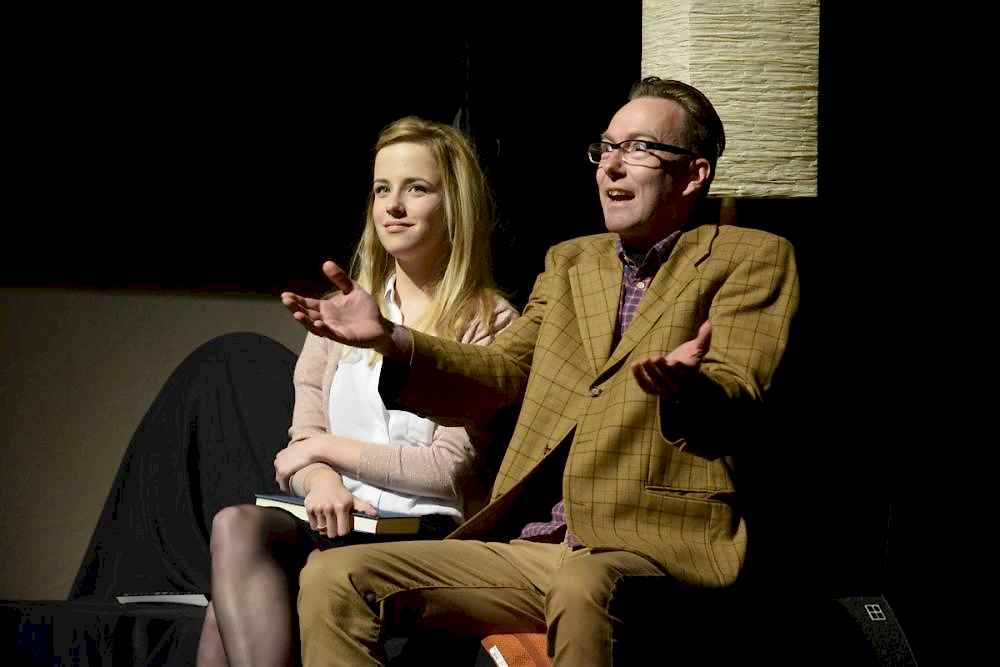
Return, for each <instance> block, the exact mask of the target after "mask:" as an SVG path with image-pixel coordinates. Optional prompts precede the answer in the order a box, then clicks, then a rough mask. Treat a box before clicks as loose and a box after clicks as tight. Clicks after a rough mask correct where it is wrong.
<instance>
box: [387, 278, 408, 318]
mask: <svg viewBox="0 0 1000 667" xmlns="http://www.w3.org/2000/svg"><path fill="white" fill-rule="evenodd" d="M382 299H383V303H385V316H386V317H387V318H388V319H389V321H390V322H392V323H393V324H402V323H403V313H402V312H401V311H400V310H399V306H397V305H396V274H395V273H393V274H392V275H390V276H389V278H388V279H386V281H385V287H383V288H382Z"/></svg>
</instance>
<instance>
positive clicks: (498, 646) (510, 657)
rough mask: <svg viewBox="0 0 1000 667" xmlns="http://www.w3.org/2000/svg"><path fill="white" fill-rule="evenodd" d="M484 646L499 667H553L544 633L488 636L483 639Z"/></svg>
mask: <svg viewBox="0 0 1000 667" xmlns="http://www.w3.org/2000/svg"><path fill="white" fill-rule="evenodd" d="M482 645H483V649H484V650H485V651H486V652H487V653H488V654H489V655H490V657H491V658H493V661H494V662H495V663H497V665H498V667H551V665H552V659H551V658H549V656H548V653H547V646H546V641H545V633H543V632H519V633H511V634H498V635H487V636H486V637H483V639H482Z"/></svg>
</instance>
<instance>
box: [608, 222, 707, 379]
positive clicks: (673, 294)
mask: <svg viewBox="0 0 1000 667" xmlns="http://www.w3.org/2000/svg"><path fill="white" fill-rule="evenodd" d="M717 233H718V226H716V225H701V226H699V227H696V228H694V229H692V230H689V231H687V232H684V233H683V234H682V235H681V237H680V238H679V239H678V240H677V245H676V246H675V247H674V250H673V252H671V253H670V257H668V258H667V261H666V262H665V263H664V264H663V266H661V267H660V270H659V271H657V273H656V276H655V277H654V278H653V282H652V284H651V285H650V286H649V290H648V291H647V292H646V295H645V296H644V297H642V302H641V303H640V304H639V311H638V312H637V313H636V314H635V317H634V318H633V320H632V323H631V324H629V327H628V329H626V330H625V335H623V336H622V339H621V340H620V341H619V342H618V346H617V347H616V348H615V349H614V351H613V352H612V353H611V357H610V358H608V359H607V361H606V362H605V363H604V364H603V366H601V367H600V369H599V370H598V375H603V374H604V373H606V372H608V371H609V370H611V369H612V368H614V367H615V366H616V365H617V364H618V363H619V362H621V360H622V359H624V358H625V357H627V356H628V355H629V354H630V353H631V352H632V350H634V349H635V346H636V345H638V344H639V342H640V341H641V340H642V339H643V338H645V337H646V335H647V334H648V333H649V331H650V329H652V328H653V326H654V325H655V324H656V322H657V321H658V320H659V319H660V317H662V315H663V313H664V312H665V311H666V309H667V308H668V307H669V306H671V305H673V304H674V302H675V301H676V300H677V296H678V295H679V294H680V293H681V291H682V290H683V289H684V288H685V287H687V285H688V284H689V283H690V282H691V281H692V280H694V279H695V278H696V277H697V275H698V269H697V267H698V264H700V263H701V262H702V261H704V259H705V258H706V257H707V256H708V254H709V252H710V251H711V246H712V240H713V239H714V238H715V236H716V234H717ZM617 308H618V306H617V304H616V305H615V314H617ZM663 352H664V353H666V352H669V350H663Z"/></svg>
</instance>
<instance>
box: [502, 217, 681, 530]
mask: <svg viewBox="0 0 1000 667" xmlns="http://www.w3.org/2000/svg"><path fill="white" fill-rule="evenodd" d="M680 235H681V232H680V230H678V231H675V232H674V233H673V234H671V235H670V236H668V237H667V238H665V239H663V240H662V241H660V242H659V243H657V244H656V245H654V246H653V247H652V248H650V249H649V252H647V253H646V256H645V257H644V258H643V260H642V263H641V264H638V265H636V264H635V263H634V262H633V261H632V260H631V259H629V257H628V255H627V254H625V248H624V247H623V246H622V242H621V239H620V238H619V239H618V258H619V259H621V261H622V266H623V269H624V270H623V272H622V294H621V298H620V299H619V301H618V321H617V323H616V324H615V335H614V339H613V340H612V341H611V346H612V348H614V346H616V345H618V341H619V340H621V337H622V334H623V333H624V332H625V329H627V328H628V325H629V324H631V322H632V319H633V318H634V317H635V314H636V312H637V311H638V310H639V303H640V302H641V301H642V297H643V296H644V295H645V294H646V290H647V289H649V284H650V283H651V282H652V281H653V278H654V276H656V272H657V271H659V270H660V266H662V265H663V263H664V262H666V261H667V258H668V257H670V252H671V251H672V250H673V249H674V245H675V244H676V243H677V239H678V237H680ZM520 537H521V539H522V540H531V541H533V542H550V543H553V544H556V543H559V542H562V541H564V540H565V542H566V544H568V545H569V546H570V547H572V548H573V549H578V548H580V547H583V546H585V545H584V544H583V542H581V541H580V539H579V538H578V537H577V536H576V535H574V534H573V533H571V532H569V531H568V530H566V504H565V503H564V502H563V501H562V500H560V501H559V502H558V503H556V504H555V507H553V508H552V519H551V520H550V521H535V522H532V523H529V524H527V525H526V526H525V527H524V528H523V529H521V536H520Z"/></svg>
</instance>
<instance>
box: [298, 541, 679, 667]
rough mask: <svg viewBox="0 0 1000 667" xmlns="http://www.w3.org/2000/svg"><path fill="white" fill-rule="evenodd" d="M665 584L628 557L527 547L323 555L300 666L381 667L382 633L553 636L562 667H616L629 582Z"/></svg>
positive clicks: (452, 544) (362, 549)
mask: <svg viewBox="0 0 1000 667" xmlns="http://www.w3.org/2000/svg"><path fill="white" fill-rule="evenodd" d="M630 576H645V577H648V576H663V571H662V570H660V569H659V568H658V567H657V566H656V565H654V564H653V563H652V562H650V561H649V560H647V559H645V558H643V557H641V556H639V555H637V554H634V553H631V552H627V551H592V550H590V549H587V548H584V549H578V550H576V551H573V550H571V549H569V548H567V547H566V546H564V545H562V544H542V543H537V542H529V541H525V540H514V541H513V542H511V543H509V544H508V543H505V542H476V541H471V540H443V541H418V542H389V543H385V544H366V545H356V546H348V547H341V548H337V549H329V550H326V551H322V552H320V551H315V552H313V553H312V555H310V557H309V561H308V563H307V564H306V566H305V568H304V569H303V570H302V574H301V575H300V578H299V600H298V607H299V624H300V628H301V639H302V661H303V664H304V665H305V667H316V666H318V665H377V664H382V663H384V661H385V657H384V656H383V655H382V652H381V648H380V645H379V638H380V633H381V631H382V629H383V628H384V627H391V628H393V629H397V630H402V631H403V632H407V631H411V630H420V629H448V630H449V631H451V632H455V633H459V634H472V635H477V636H484V635H487V634H491V633H497V632H543V631H547V633H548V647H549V654H550V655H553V656H554V658H555V663H556V664H557V665H610V664H611V662H612V658H611V652H612V642H611V637H612V631H613V629H614V628H615V627H616V625H617V624H619V623H621V619H619V618H615V617H613V615H612V614H611V613H610V612H609V609H608V608H609V604H610V602H611V600H612V599H613V596H614V592H615V588H616V586H617V585H618V584H619V582H620V581H621V580H622V579H623V578H624V577H630Z"/></svg>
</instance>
